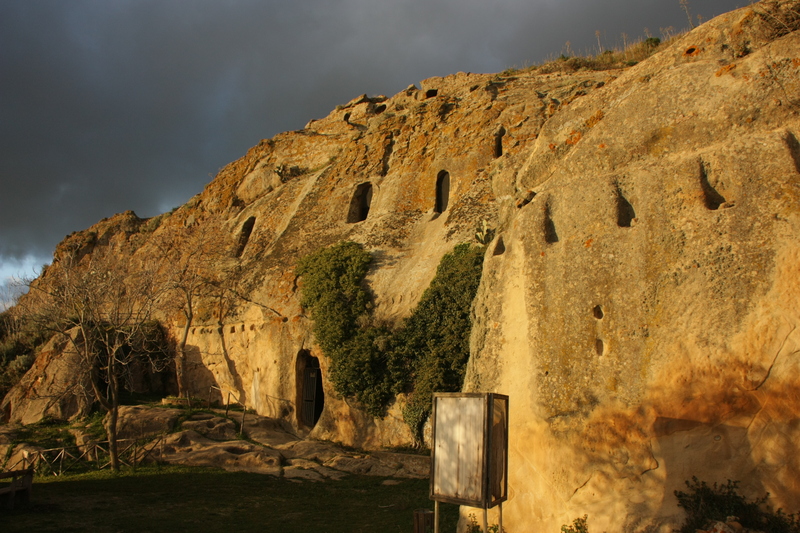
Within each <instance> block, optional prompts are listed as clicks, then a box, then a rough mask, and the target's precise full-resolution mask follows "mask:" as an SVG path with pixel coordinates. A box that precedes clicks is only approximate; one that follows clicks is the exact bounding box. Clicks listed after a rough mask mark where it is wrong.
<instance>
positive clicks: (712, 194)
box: [700, 161, 725, 211]
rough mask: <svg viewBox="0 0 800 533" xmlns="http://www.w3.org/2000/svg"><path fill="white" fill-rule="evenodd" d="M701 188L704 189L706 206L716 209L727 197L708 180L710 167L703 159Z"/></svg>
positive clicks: (701, 164) (712, 209) (701, 162)
mask: <svg viewBox="0 0 800 533" xmlns="http://www.w3.org/2000/svg"><path fill="white" fill-rule="evenodd" d="M700 188H702V189H703V200H704V203H705V204H706V208H708V209H710V210H711V211H715V210H717V209H719V207H720V206H721V205H722V204H724V203H725V198H724V197H723V196H722V195H721V194H720V193H719V192H718V191H717V190H716V189H715V188H714V186H713V185H711V182H710V181H708V168H707V166H706V164H705V163H704V162H703V161H700Z"/></svg>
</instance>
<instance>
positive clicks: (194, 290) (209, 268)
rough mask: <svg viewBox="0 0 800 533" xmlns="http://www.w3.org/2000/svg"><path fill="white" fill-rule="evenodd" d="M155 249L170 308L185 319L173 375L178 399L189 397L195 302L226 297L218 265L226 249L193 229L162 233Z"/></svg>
mask: <svg viewBox="0 0 800 533" xmlns="http://www.w3.org/2000/svg"><path fill="white" fill-rule="evenodd" d="M156 246H157V247H158V248H159V250H160V252H161V255H162V256H163V257H164V258H165V260H164V261H163V264H164V267H163V270H164V275H165V278H166V279H167V280H168V282H167V285H168V288H169V291H170V296H169V298H168V300H169V306H170V307H172V308H173V309H179V310H180V312H181V313H182V314H183V318H184V324H183V331H182V332H181V336H180V339H178V342H177V346H176V349H175V375H176V381H177V383H178V396H180V397H188V395H189V390H188V386H187V383H186V370H187V369H186V366H187V353H186V343H187V341H188V339H189V332H190V331H191V328H192V325H193V324H194V319H195V309H196V306H197V304H198V301H199V300H201V299H203V298H205V297H209V298H214V299H217V298H218V294H219V293H222V294H224V293H225V291H224V290H222V289H220V287H222V286H223V276H224V274H225V269H224V268H223V266H222V265H221V264H220V263H221V262H222V261H223V258H224V257H225V251H226V247H225V243H223V242H221V240H220V237H219V234H218V233H216V232H204V231H202V230H201V229H200V228H199V227H196V226H192V227H188V228H184V227H180V228H172V229H168V230H165V231H164V232H162V233H161V234H160V236H159V239H158V242H157V244H156Z"/></svg>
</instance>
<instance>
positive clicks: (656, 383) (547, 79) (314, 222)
mask: <svg viewBox="0 0 800 533" xmlns="http://www.w3.org/2000/svg"><path fill="white" fill-rule="evenodd" d="M798 12H800V7H799V6H798V3H797V2H794V1H783V2H774V1H770V2H761V3H758V4H754V5H752V6H750V7H747V8H744V9H741V10H737V11H734V12H731V13H729V14H726V15H723V16H721V17H718V18H716V19H714V20H712V21H710V22H708V23H706V24H704V25H702V26H700V27H699V28H696V29H695V30H693V31H692V32H690V33H688V34H685V35H683V36H681V37H678V38H676V39H674V40H672V41H671V42H670V43H668V44H667V45H664V46H662V49H661V50H659V51H658V52H657V53H656V54H655V55H653V56H652V57H650V58H649V59H647V60H645V61H643V62H641V63H639V64H638V65H636V66H633V67H631V68H628V69H625V70H624V71H601V72H597V71H578V72H571V73H550V74H543V73H540V72H539V71H537V70H536V69H532V70H527V71H524V72H516V73H513V74H504V75H483V74H464V73H459V74H457V75H453V76H449V77H446V78H431V79H428V80H425V81H423V82H422V86H421V88H420V89H417V88H416V87H413V86H412V87H409V88H408V89H407V90H405V91H403V92H401V93H399V94H398V95H395V96H393V97H391V98H386V97H367V96H362V97H359V98H356V99H354V100H352V101H351V102H349V103H348V104H346V105H345V106H342V107H341V108H339V109H337V110H335V111H334V112H332V113H331V114H330V115H329V116H328V117H325V118H324V119H321V120H316V121H312V122H310V123H309V124H308V125H307V127H306V128H305V129H303V130H300V131H297V132H289V133H285V134H281V135H278V136H276V137H275V138H273V139H270V140H266V141H262V142H261V143H260V144H259V145H258V146H256V147H254V148H252V149H251V150H250V151H249V152H248V153H247V155H245V157H243V158H242V159H240V160H238V161H236V162H234V163H232V164H230V165H229V166H227V167H226V168H225V169H223V170H222V171H221V172H220V174H219V175H218V176H217V177H216V178H215V179H214V180H213V181H212V182H211V183H210V184H209V185H208V186H207V187H206V189H205V190H204V191H203V192H202V193H200V194H199V195H198V196H196V197H195V198H193V199H192V200H191V201H189V202H188V203H187V204H186V205H184V206H182V207H180V208H178V209H177V210H176V211H174V212H173V213H170V214H166V215H163V216H161V217H158V218H157V219H151V220H149V221H140V220H138V219H135V217H133V216H132V214H124V215H120V216H118V217H115V218H113V219H110V220H108V221H104V222H102V223H100V224H99V225H98V226H97V227H95V228H90V230H87V231H85V232H80V233H78V234H76V235H73V236H71V237H69V238H68V239H67V240H65V242H64V243H62V245H60V247H59V249H58V250H57V252H56V259H58V257H59V254H60V253H62V252H64V251H65V250H67V249H68V248H69V249H71V250H80V251H81V253H84V254H92V253H96V250H99V249H111V250H115V253H117V254H118V255H119V260H120V261H128V262H136V261H143V260H144V258H146V257H152V256H153V255H155V254H156V253H157V251H158V250H161V249H163V248H164V243H165V242H167V243H173V244H174V245H175V248H176V249H178V250H180V254H179V256H178V257H176V258H175V259H174V260H173V261H171V262H172V263H175V264H181V262H186V261H189V258H190V257H191V256H192V254H193V253H195V252H196V250H206V249H207V250H213V252H214V253H208V254H205V255H206V256H207V257H206V263H205V264H204V266H203V268H206V269H208V270H212V271H214V272H216V273H217V276H218V280H219V285H220V286H222V285H224V286H225V287H227V289H228V291H229V293H230V294H236V295H237V298H235V299H228V300H225V301H223V299H221V298H215V297H212V296H209V295H206V296H204V297H202V298H199V301H198V305H197V306H196V309H195V313H194V315H193V318H192V322H191V323H190V324H188V325H187V323H186V319H185V318H184V317H183V315H182V314H181V313H180V312H179V311H178V310H177V309H176V308H175V307H168V306H164V308H163V309H162V311H161V315H162V316H161V317H160V318H161V319H162V320H163V321H164V322H166V323H168V324H171V326H172V330H173V333H174V337H175V338H180V336H181V334H182V332H183V330H184V328H185V327H187V326H188V337H187V345H186V347H187V350H186V354H187V361H186V373H187V376H188V379H187V382H188V383H190V384H191V387H192V389H191V392H192V393H193V394H195V395H198V396H201V397H203V398H205V397H207V396H209V395H211V396H213V397H215V398H216V399H217V400H221V401H222V402H225V401H226V400H227V398H229V394H230V397H233V398H234V400H235V401H238V402H240V403H242V404H244V405H246V406H247V407H248V408H252V409H255V410H256V411H257V412H258V413H259V414H262V415H265V416H270V417H273V418H280V419H284V420H285V421H288V422H290V423H291V424H292V425H293V427H294V428H295V430H296V431H297V432H298V434H301V435H306V434H308V435H310V436H312V437H315V438H319V439H330V440H334V441H338V442H340V443H343V444H347V445H353V446H359V447H364V448H378V447H381V446H394V445H401V444H407V443H408V442H410V440H411V435H410V433H409V431H408V429H407V428H406V427H405V425H404V424H403V423H402V416H401V415H400V406H399V404H398V405H395V406H393V407H392V408H391V409H390V410H389V414H388V416H387V417H385V418H384V419H375V418H373V417H371V416H368V415H367V414H365V413H364V412H363V411H362V410H360V409H358V408H357V406H354V405H352V402H349V401H348V400H347V399H343V398H338V397H337V395H336V394H335V392H334V391H333V390H332V388H331V385H330V382H329V381H328V379H327V373H328V370H329V369H328V366H327V361H326V359H325V357H324V356H323V355H322V354H321V353H320V352H319V350H318V348H317V347H316V345H315V344H314V342H313V338H312V336H311V333H310V323H311V322H310V318H309V317H308V316H306V314H305V313H304V311H303V309H302V308H301V307H300V305H299V296H298V283H299V280H298V279H297V278H296V276H295V273H294V265H295V264H296V261H297V260H298V258H300V257H302V256H303V255H305V254H307V253H309V252H311V251H314V250H316V249H318V248H320V247H322V246H326V245H329V244H333V243H335V242H338V241H341V240H345V239H346V240H352V241H356V242H359V243H361V244H363V245H364V246H365V247H366V249H368V250H369V251H370V252H371V253H372V254H373V255H374V257H375V258H376V260H375V263H374V265H373V267H372V270H371V271H370V273H369V274H368V278H367V282H368V284H369V287H370V290H371V291H372V293H373V295H374V313H375V316H376V317H377V318H378V319H379V320H382V321H384V322H385V323H387V324H397V323H398V321H399V320H401V319H402V318H403V317H405V316H408V314H409V312H410V310H411V309H412V307H413V306H414V304H415V303H416V302H417V301H418V300H419V298H420V296H421V295H422V292H423V291H424V290H425V288H426V287H427V285H428V283H429V282H430V280H431V279H432V277H433V275H434V273H435V269H436V266H437V264H438V262H439V259H440V258H441V257H442V256H443V255H444V254H445V253H446V252H448V251H450V250H451V249H452V248H453V246H454V245H455V244H458V243H460V242H465V241H472V240H473V239H474V232H475V228H476V227H477V226H479V225H481V224H482V223H483V222H484V221H486V224H487V226H488V227H490V228H493V229H494V230H495V237H494V240H493V241H492V242H491V243H489V245H488V247H487V251H486V257H485V263H484V273H483V280H482V282H481V287H480V289H479V293H478V296H477V298H476V300H475V307H474V314H475V325H474V327H473V332H472V339H471V347H472V348H471V352H472V355H471V360H470V363H469V367H468V376H467V381H466V383H465V390H470V391H496V392H500V393H505V394H508V395H509V396H510V413H511V420H510V422H511V425H510V434H509V439H510V459H509V464H510V471H509V492H510V497H509V500H508V502H507V503H506V504H505V506H504V522H505V526H506V527H507V528H508V529H509V530H510V531H515V532H522V531H545V530H549V531H555V530H558V528H559V527H560V525H562V524H566V523H571V522H572V519H573V518H575V517H577V516H582V515H583V514H588V515H589V525H590V527H591V529H592V530H593V531H594V530H596V531H604V530H605V531H664V532H666V531H671V530H672V529H673V528H674V527H675V526H676V524H677V523H678V522H679V521H680V510H679V509H678V508H677V505H676V500H675V498H674V496H673V490H675V489H680V488H683V483H684V481H685V480H687V479H690V478H691V477H692V476H693V475H694V476H698V477H700V478H701V479H705V480H707V481H709V482H713V481H724V480H726V479H738V480H741V481H742V483H741V487H742V489H743V490H744V491H745V492H746V493H748V494H749V495H759V496H760V495H763V494H764V493H765V492H769V493H770V494H771V495H772V496H771V503H772V505H773V507H776V508H777V507H783V508H784V509H787V510H789V511H797V510H800V484H799V483H798V481H797V480H798V479H800V463H798V459H797V454H796V448H797V442H800V434H799V433H798V429H797V427H798V424H797V421H798V419H800V394H798V393H799V392H800V382H799V381H798V376H800V373H798V366H799V365H800V333H798V326H799V325H800V306H799V305H798V303H797V302H798V301H800V142H799V141H798V137H797V136H798V135H800V118H798V111H800V33H798V31H797V29H798V27H800V23H799V22H798V19H800V16H798ZM57 267H58V264H57V261H56V263H54V265H53V266H52V267H51V268H57ZM48 270H49V269H48ZM46 280H47V272H45V274H44V276H43V279H42V280H40V282H42V283H46ZM315 365H319V368H320V371H321V373H322V376H323V387H322V388H323V394H324V407H322V402H320V404H319V405H318V407H319V408H320V411H319V412H317V413H316V414H315V417H314V418H316V417H317V416H318V420H311V421H309V420H308V419H304V418H303V415H302V412H301V409H300V406H301V405H302V402H303V382H304V376H305V372H306V369H307V368H314V367H315ZM25 409H26V407H23V406H22V405H21V404H20V403H15V404H14V405H13V410H12V413H11V416H12V418H20V416H22V415H21V414H20V413H24V412H26V411H25ZM315 409H316V407H315ZM200 438H201V437H199V436H198V437H196V438H195V440H198V439H200Z"/></svg>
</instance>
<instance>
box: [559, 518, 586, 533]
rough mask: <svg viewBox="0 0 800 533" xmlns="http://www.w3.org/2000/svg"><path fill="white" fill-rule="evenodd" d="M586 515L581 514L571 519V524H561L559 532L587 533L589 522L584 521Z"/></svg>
mask: <svg viewBox="0 0 800 533" xmlns="http://www.w3.org/2000/svg"><path fill="white" fill-rule="evenodd" d="M587 518H589V516H588V515H583V516H582V517H580V518H576V519H575V520H573V521H572V525H570V526H568V525H563V526H561V533H589V524H587V523H586V519H587Z"/></svg>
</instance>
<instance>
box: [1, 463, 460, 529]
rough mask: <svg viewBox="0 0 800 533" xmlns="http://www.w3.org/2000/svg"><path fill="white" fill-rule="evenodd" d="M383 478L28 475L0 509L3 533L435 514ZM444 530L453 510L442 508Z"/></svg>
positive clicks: (413, 490) (160, 472)
mask: <svg viewBox="0 0 800 533" xmlns="http://www.w3.org/2000/svg"><path fill="white" fill-rule="evenodd" d="M383 481H384V478H380V477H371V476H353V475H351V476H347V477H345V478H343V479H341V480H339V481H330V480H328V481H325V482H319V483H311V482H308V481H305V482H303V483H295V482H292V481H289V480H286V479H279V478H275V477H273V476H267V475H259V474H247V473H233V472H224V471H221V470H214V469H203V468H185V467H160V468H158V467H148V468H140V469H138V470H137V471H136V472H129V471H128V472H123V473H121V474H120V475H118V476H114V475H112V474H111V473H110V472H108V471H101V472H93V473H90V474H82V475H78V476H70V477H66V476H65V477H62V478H44V479H43V478H38V477H37V478H36V479H35V480H34V485H33V497H32V501H31V504H30V505H28V506H27V507H22V508H18V509H14V510H13V511H8V510H5V509H4V508H0V523H2V524H3V526H2V531H3V532H4V533H11V532H15V531H20V532H22V531H25V532H28V531H37V532H46V531H58V532H69V531H76V532H77V531H93V532H98V533H102V532H142V533H143V532H162V531H163V532H167V531H193V532H216V531H219V532H226V533H227V532H230V531H236V532H237V533H244V532H248V531H254V532H255V531H258V532H260V533H262V532H264V531H275V532H280V533H292V532H297V533H300V532H303V533H305V532H309V531H317V532H321V533H337V532H342V533H345V532H346V533H358V532H364V533H367V532H376V531H380V532H387V533H391V532H395V531H396V532H408V531H411V528H412V520H413V511H414V509H418V508H428V509H433V502H432V501H430V500H429V499H428V480H426V479H422V480H416V479H406V480H400V483H399V484H397V485H382V484H381V483H382V482H383ZM441 511H442V515H443V516H442V519H441V521H440V527H441V530H442V531H455V529H456V522H457V519H458V508H457V507H456V506H454V505H444V504H443V505H441Z"/></svg>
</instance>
